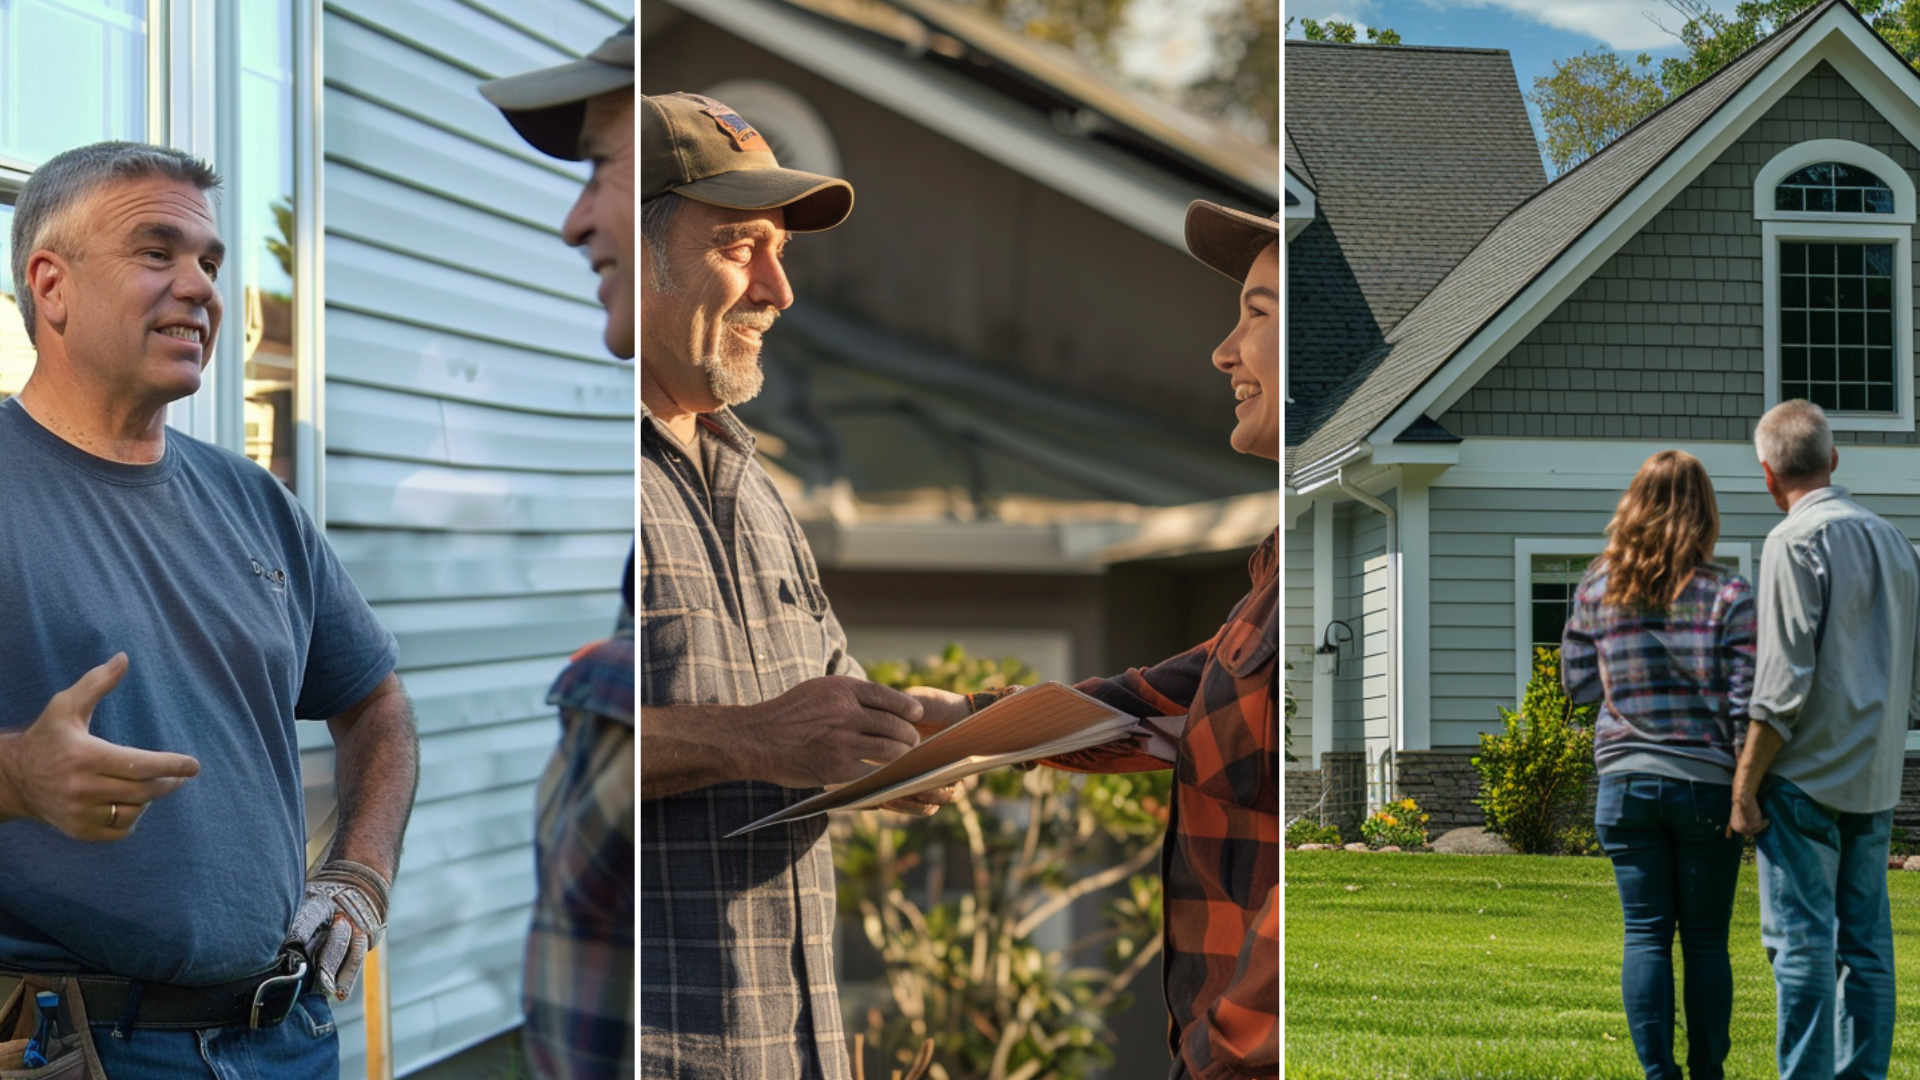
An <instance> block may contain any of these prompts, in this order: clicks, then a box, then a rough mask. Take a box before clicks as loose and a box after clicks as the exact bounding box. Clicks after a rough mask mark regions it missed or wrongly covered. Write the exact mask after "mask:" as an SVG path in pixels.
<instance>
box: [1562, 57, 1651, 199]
mask: <svg viewBox="0 0 1920 1080" xmlns="http://www.w3.org/2000/svg"><path fill="white" fill-rule="evenodd" d="M1634 61H1635V63H1637V64H1638V65H1639V70H1637V71H1636V70H1635V69H1634V66H1633V65H1632V64H1628V63H1627V62H1625V61H1623V60H1621V59H1620V57H1619V55H1618V54H1616V53H1613V52H1611V51H1608V50H1604V49H1602V50H1594V51H1591V52H1584V53H1581V54H1580V55H1579V56H1576V57H1574V58H1573V59H1571V60H1556V61H1554V64H1553V74H1552V75H1542V76H1539V77H1538V78H1536V79H1534V80H1533V93H1531V94H1528V95H1527V97H1528V98H1529V99H1530V100H1531V101H1532V102H1533V103H1534V104H1535V105H1536V106H1538V107H1539V109H1540V120H1541V126H1542V127H1543V128H1544V129H1545V132H1546V137H1545V138H1543V139H1542V140H1541V141H1540V148H1541V152H1542V153H1543V154H1545V156H1546V158H1547V160H1548V162H1550V163H1551V164H1552V166H1553V171H1554V173H1555V174H1556V175H1557V174H1559V173H1563V172H1565V171H1567V170H1568V169H1570V168H1572V167H1574V166H1575V165H1578V164H1579V163H1580V162H1582V161H1585V160H1586V159H1587V158H1590V157H1592V156H1593V155H1594V154H1597V153H1599V152H1600V149H1601V147H1604V146H1606V145H1607V144H1608V143H1610V142H1612V141H1613V140H1615V139H1617V138H1619V137H1620V136H1621V134H1622V133H1624V132H1625V131H1626V130H1627V129H1628V128H1630V127H1632V126H1633V125H1635V124H1637V123H1639V122H1640V121H1641V120H1642V119H1643V118H1645V117H1646V116H1647V115H1648V114H1649V113H1651V112H1653V111H1654V110H1655V109H1658V108H1659V107H1660V106H1661V105H1663V104H1665V102H1666V100H1667V99H1666V95H1664V94H1662V93H1661V92H1660V80H1659V79H1657V78H1656V77H1655V76H1654V74H1653V72H1652V70H1651V66H1650V65H1651V64H1652V63H1653V58H1652V57H1650V56H1648V55H1647V54H1646V53H1641V54H1640V55H1639V56H1637V57H1635V58H1634ZM1669 62H1671V61H1669Z"/></svg>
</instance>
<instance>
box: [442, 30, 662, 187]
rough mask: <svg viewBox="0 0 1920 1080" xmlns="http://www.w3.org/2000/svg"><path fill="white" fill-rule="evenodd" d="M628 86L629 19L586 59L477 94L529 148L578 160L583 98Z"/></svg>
mask: <svg viewBox="0 0 1920 1080" xmlns="http://www.w3.org/2000/svg"><path fill="white" fill-rule="evenodd" d="M632 86H633V21H632V20H628V21H627V25H626V26H624V27H621V29H620V32H619V33H617V34H615V35H613V36H612V37H610V38H608V39H607V40H605V41H603V42H601V43H600V44H599V46H598V47H596V48H595V49H594V50H593V51H592V52H590V53H588V54H587V56H586V59H584V60H575V61H573V62H572V63H570V64H560V65H558V66H555V67H550V68H541V69H540V70H539V71H529V72H527V73H526V74H524V75H514V76H510V77H508V78H505V79H495V80H493V81H492V82H486V83H481V84H480V94H481V96H482V97H485V98H486V99H487V100H488V101H491V102H493V104H494V107H496V108H498V109H499V110H500V111H501V112H503V113H505V114H506V117H507V122H508V123H510V124H512V125H513V130H515V131H517V132H519V133H520V137H521V138H523V139H525V140H527V141H528V142H529V143H532V144H533V148H534V149H536V150H538V151H540V152H541V153H543V154H546V155H548V156H550V157H557V158H560V159H562V160H565V161H579V160H580V158H581V155H580V129H581V127H582V126H583V125H584V124H585V123H586V119H587V99H588V98H593V97H599V96H600V95H601V94H609V93H612V92H613V91H615V90H620V89H623V88H630V87H632Z"/></svg>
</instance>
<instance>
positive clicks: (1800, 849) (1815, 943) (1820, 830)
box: [1754, 777, 1894, 1080]
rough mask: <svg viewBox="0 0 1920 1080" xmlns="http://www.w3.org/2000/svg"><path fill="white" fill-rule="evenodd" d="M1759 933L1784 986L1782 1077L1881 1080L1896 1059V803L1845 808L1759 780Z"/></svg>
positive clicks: (1779, 781)
mask: <svg viewBox="0 0 1920 1080" xmlns="http://www.w3.org/2000/svg"><path fill="white" fill-rule="evenodd" d="M1760 814H1761V816H1762V817H1765V818H1766V819H1767V821H1768V822H1769V824H1768V826H1767V828H1766V829H1765V830H1763V831H1762V832H1761V833H1760V835H1759V836H1758V837H1755V838H1754V843H1755V846H1757V847H1758V848H1759V850H1760V940H1761V942H1762V943H1763V944H1764V945H1766V947H1767V958H1768V959H1769V960H1771V961H1772V962H1773V981H1774V986H1775V987H1776V988H1777V989H1778V991H1779V1002H1780V1026H1779V1035H1778V1041H1777V1045H1776V1050H1777V1052H1778V1054H1779V1057H1780V1077H1781V1080H1805V1078H1808V1077H1818V1078H1819V1080H1835V1078H1839V1080H1882V1078H1884V1077H1885V1076H1886V1075H1887V1064H1888V1061H1889V1060H1890V1059H1891V1058H1892V1056H1893V1007H1894V1000H1893V921H1892V918H1891V913H1890V912H1889V910H1888V907H1887V846H1888V841H1889V840H1890V839H1891V836H1892V827H1893V811H1892V810H1883V811H1881V812H1880V813H1877V814H1846V813H1841V812H1840V811H1838V810H1829V809H1828V808H1826V807H1825V806H1822V805H1820V804H1819V803H1817V802H1815V801H1813V800H1812V799H1811V798H1809V797H1808V796H1807V793H1806V792H1804V791H1801V790H1800V789H1799V788H1798V787H1795V786H1794V785H1793V784H1792V783H1791V782H1790V781H1787V780H1782V779H1780V778H1778V777H1772V778H1769V779H1768V780H1767V781H1766V782H1765V783H1764V784H1762V785H1761V788H1760Z"/></svg>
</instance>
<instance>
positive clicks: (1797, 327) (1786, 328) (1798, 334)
mask: <svg viewBox="0 0 1920 1080" xmlns="http://www.w3.org/2000/svg"><path fill="white" fill-rule="evenodd" d="M1803 280H1804V279H1803ZM1780 340H1781V341H1782V342H1793V343H1795V344H1800V343H1804V342H1805V341H1806V340H1807V313H1806V312H1804V311H1783V312H1781V313H1780Z"/></svg>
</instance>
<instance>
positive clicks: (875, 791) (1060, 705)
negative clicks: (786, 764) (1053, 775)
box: [727, 682, 1180, 836]
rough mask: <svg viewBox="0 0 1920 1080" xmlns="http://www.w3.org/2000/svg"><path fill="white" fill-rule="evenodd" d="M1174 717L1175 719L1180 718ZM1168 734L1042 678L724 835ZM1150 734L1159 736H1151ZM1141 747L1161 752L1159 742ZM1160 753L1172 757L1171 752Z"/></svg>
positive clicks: (873, 803)
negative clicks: (854, 776)
mask: <svg viewBox="0 0 1920 1080" xmlns="http://www.w3.org/2000/svg"><path fill="white" fill-rule="evenodd" d="M1172 722H1173V723H1175V724H1177V723H1179V722H1180V719H1173V720H1172ZM1168 734H1171V735H1172V736H1174V737H1176V738H1177V736H1178V735H1179V730H1178V728H1177V727H1176V728H1174V729H1173V730H1172V731H1171V732H1168V729H1167V724H1166V723H1164V722H1160V721H1155V722H1151V723H1150V722H1146V721H1141V720H1139V719H1137V718H1135V717H1133V716H1129V715H1127V714H1126V713H1123V712H1121V711H1120V710H1118V709H1115V708H1113V707H1112V706H1110V705H1105V704H1103V703H1101V702H1099V701H1097V700H1095V699H1093V698H1091V697H1089V696H1087V695H1086V694H1083V693H1081V692H1080V691H1078V690H1075V689H1074V688H1073V687H1071V686H1067V685H1065V684H1063V683H1057V682H1047V683H1041V684H1040V685H1038V686H1033V687H1028V688H1027V689H1025V690H1022V691H1021V692H1019V693H1017V694H1010V695H1008V696H1006V697H1003V698H1001V699H1000V700H999V701H996V702H994V703H993V704H992V705H989V706H987V707H986V708H984V709H981V710H980V711H979V712H977V713H974V714H973V715H972V716H969V717H966V718H965V719H963V720H959V721H956V722H955V723H953V724H952V725H951V726H949V727H948V728H947V729H946V730H944V731H942V732H940V733H939V734H938V735H935V736H933V737H931V738H929V739H927V740H925V741H924V742H922V743H920V744H919V745H918V746H915V747H914V748H913V749H911V750H909V751H907V752H906V753H905V754H902V755H901V756H900V757H898V758H896V759H895V760H894V761H892V762H890V763H889V764H886V765H883V766H881V767H880V768H878V769H875V770H874V771H873V772H870V773H868V774H867V775H866V776H863V777H861V778H860V779H858V780H855V781H853V782H851V783H848V784H842V785H841V786H839V787H837V788H833V789H831V790H829V791H825V792H822V793H821V794H819V795H815V796H813V797H812V798H810V799H806V800H803V801H801V802H797V803H795V804H793V805H792V806H789V807H787V808H786V809H784V810H780V811H776V812H775V813H772V814H768V815H767V816H766V817H763V818H761V819H760V820H758V821H756V822H754V823H753V824H751V825H745V826H742V827H740V828H738V829H735V830H734V831H733V832H731V833H728V834H727V835H728V836H739V835H740V834H742V833H749V832H752V831H753V830H755V829H762V828H765V827H767V826H768V825H778V824H781V823H782V822H788V821H800V820H802V819H804V818H810V817H813V816H814V815H816V814H824V813H826V812H827V811H829V810H871V809H873V808H875V807H878V806H880V805H882V804H884V803H889V802H892V801H894V800H895V799H902V798H905V797H907V796H909V795H917V794H919V793H920V792H923V791H931V790H933V789H934V788H938V787H945V786H946V785H948V784H951V783H953V782H954V781H955V780H960V779H963V778H965V777H969V776H972V775H974V774H976V773H982V772H986V771H987V770H988V769H993V768H998V767H1000V766H1002V765H1017V764H1020V763H1021V762H1025V761H1036V760H1038V759H1040V758H1048V757H1054V756H1056V755H1059V754H1067V753H1072V752H1073V751H1075V750H1086V749H1089V748H1091V747H1095V746H1103V745H1105V744H1107V743H1110V742H1114V741H1115V740H1118V739H1123V738H1126V737H1128V736H1129V735H1136V736H1147V737H1149V739H1150V741H1157V742H1158V743H1160V744H1161V745H1164V746H1169V747H1170V745H1171V744H1170V743H1168V742H1167V738H1166V736H1167V735H1168ZM1155 735H1158V739H1157V740H1154V739H1153V738H1152V737H1153V736H1155ZM1145 749H1147V752H1149V753H1154V754H1155V756H1163V755H1162V754H1161V753H1160V752H1159V751H1160V749H1161V746H1149V747H1146V748H1145ZM1165 756H1166V759H1167V760H1172V758H1171V756H1170V755H1165Z"/></svg>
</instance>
